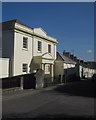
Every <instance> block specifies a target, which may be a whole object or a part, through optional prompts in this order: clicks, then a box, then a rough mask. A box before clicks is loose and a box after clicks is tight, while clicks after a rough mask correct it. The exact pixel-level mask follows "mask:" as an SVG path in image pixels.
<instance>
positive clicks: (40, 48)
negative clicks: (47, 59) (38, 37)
mask: <svg viewBox="0 0 96 120" xmlns="http://www.w3.org/2000/svg"><path fill="white" fill-rule="evenodd" d="M38 51H39V52H41V51H42V42H41V41H38Z"/></svg>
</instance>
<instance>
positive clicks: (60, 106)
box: [2, 82, 94, 119]
mask: <svg viewBox="0 0 96 120" xmlns="http://www.w3.org/2000/svg"><path fill="white" fill-rule="evenodd" d="M84 86H85V87H84ZM90 86H91V87H90ZM89 88H90V89H91V88H93V83H91V84H90V82H76V83H75V82H74V83H70V84H67V85H59V86H57V87H55V88H54V87H53V89H45V90H41V91H40V90H37V91H39V92H37V94H36V93H35V94H31V93H30V94H26V95H23V94H24V93H22V96H21V95H18V96H21V97H18V96H14V95H13V96H14V97H12V93H11V96H9V98H10V97H11V99H7V98H8V96H7V98H6V97H4V98H3V104H2V113H3V118H16V119H17V118H27V119H28V118H94V96H92V94H93V89H92V90H90V93H89ZM76 90H77V91H78V92H77V91H76ZM84 90H85V91H84ZM72 91H73V92H72ZM91 92H92V93H91ZM88 93H89V94H88Z"/></svg>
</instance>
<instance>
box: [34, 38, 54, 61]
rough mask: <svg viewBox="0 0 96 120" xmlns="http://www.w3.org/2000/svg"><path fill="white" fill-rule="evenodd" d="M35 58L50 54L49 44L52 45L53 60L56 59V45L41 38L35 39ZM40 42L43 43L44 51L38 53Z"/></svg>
mask: <svg viewBox="0 0 96 120" xmlns="http://www.w3.org/2000/svg"><path fill="white" fill-rule="evenodd" d="M33 40H34V41H33V44H34V46H33V56H40V55H43V54H44V53H47V52H48V44H50V45H51V55H52V58H53V59H56V45H54V43H52V42H50V41H47V40H44V39H41V38H39V37H33ZM38 41H41V42H42V51H41V52H38Z"/></svg>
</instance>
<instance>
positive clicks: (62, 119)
mask: <svg viewBox="0 0 96 120" xmlns="http://www.w3.org/2000/svg"><path fill="white" fill-rule="evenodd" d="M56 119H59V120H70V119H74V120H81V119H84V120H94V119H95V118H94V117H92V116H87V117H86V116H72V115H71V116H70V115H64V114H59V115H56V114H55V115H40V116H37V117H32V118H30V117H24V118H22V117H21V118H19V117H15V118H12V117H11V118H2V120H56Z"/></svg>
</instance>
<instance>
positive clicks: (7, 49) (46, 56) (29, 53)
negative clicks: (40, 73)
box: [2, 20, 57, 77]
mask: <svg viewBox="0 0 96 120" xmlns="http://www.w3.org/2000/svg"><path fill="white" fill-rule="evenodd" d="M56 44H57V40H56V39H55V38H53V37H50V36H49V35H47V33H46V32H45V31H44V30H43V29H42V28H34V29H33V28H30V27H28V26H26V25H24V24H23V23H21V22H19V21H18V20H11V21H7V22H3V23H2V57H3V58H4V57H7V58H9V61H10V62H9V63H10V64H9V68H10V69H9V76H16V75H21V74H26V73H30V72H34V71H36V70H37V69H42V70H44V72H45V75H48V76H50V77H53V76H54V72H53V71H54V61H55V59H56Z"/></svg>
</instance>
